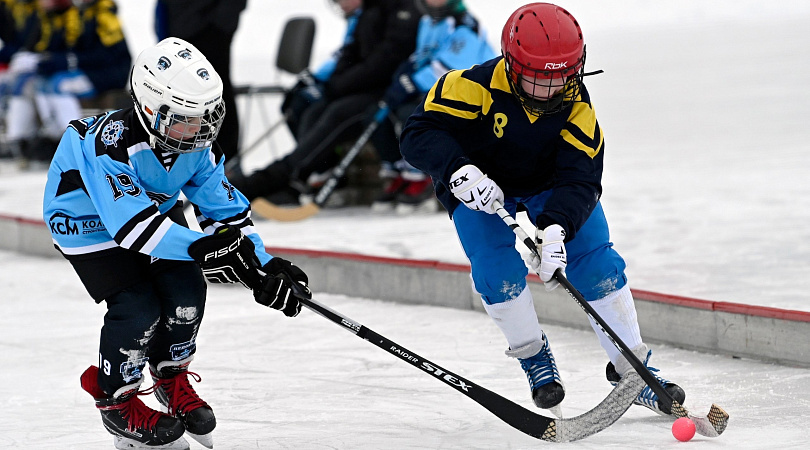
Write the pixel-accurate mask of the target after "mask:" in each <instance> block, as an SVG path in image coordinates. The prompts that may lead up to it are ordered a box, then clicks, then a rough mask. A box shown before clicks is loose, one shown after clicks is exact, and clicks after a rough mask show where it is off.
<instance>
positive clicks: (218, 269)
mask: <svg viewBox="0 0 810 450" xmlns="http://www.w3.org/2000/svg"><path fill="white" fill-rule="evenodd" d="M254 249H255V246H254V245H253V241H251V240H250V239H249V238H248V237H246V236H245V235H243V234H242V232H241V231H240V230H239V229H238V228H234V227H222V228H220V229H218V230H217V231H215V232H214V234H212V235H211V236H205V237H204V238H200V239H198V240H197V241H195V242H194V243H192V244H191V245H189V246H188V254H189V256H191V257H192V258H194V261H197V263H198V264H199V265H200V267H201V268H202V271H203V274H204V275H205V278H206V279H208V282H209V283H242V284H243V285H244V286H245V287H246V288H248V289H256V288H257V287H258V286H260V285H261V275H260V274H259V271H258V269H257V268H258V267H259V261H258V258H256V254H255V253H254Z"/></svg>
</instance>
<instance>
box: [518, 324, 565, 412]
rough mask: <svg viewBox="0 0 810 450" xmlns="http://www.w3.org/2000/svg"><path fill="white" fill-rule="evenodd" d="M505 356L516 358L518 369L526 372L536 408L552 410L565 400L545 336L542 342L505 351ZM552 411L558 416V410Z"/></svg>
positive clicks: (555, 364) (563, 390)
mask: <svg viewBox="0 0 810 450" xmlns="http://www.w3.org/2000/svg"><path fill="white" fill-rule="evenodd" d="M506 356H511V357H513V358H517V359H518V361H520V367H522V368H523V371H524V372H526V378H528V380H529V387H530V388H531V390H532V400H533V401H534V404H535V405H536V406H537V407H538V408H543V409H552V408H554V407H556V406H557V405H559V404H560V402H562V401H563V398H565V387H564V386H563V384H562V380H561V379H560V373H559V372H558V371H557V363H556V362H555V361H554V355H553V354H552V353H551V347H549V345H548V339H546V334H545V333H543V340H542V341H539V342H532V343H529V344H527V345H524V346H523V347H520V348H516V349H514V350H511V349H510V350H507V351H506ZM555 411H556V412H555ZM555 411H552V412H554V413H555V415H557V416H559V415H560V412H559V409H557V410H555Z"/></svg>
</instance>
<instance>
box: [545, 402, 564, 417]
mask: <svg viewBox="0 0 810 450" xmlns="http://www.w3.org/2000/svg"><path fill="white" fill-rule="evenodd" d="M548 410H549V412H551V414H554V417H556V418H558V419H562V418H563V412H562V406H561V405H559V404H558V405H555V406H552V407H551V408H549V409H548Z"/></svg>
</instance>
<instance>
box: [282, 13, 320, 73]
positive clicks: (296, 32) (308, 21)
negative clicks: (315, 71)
mask: <svg viewBox="0 0 810 450" xmlns="http://www.w3.org/2000/svg"><path fill="white" fill-rule="evenodd" d="M314 40H315V20H313V19H312V18H311V17H294V18H292V19H290V20H288V21H287V24H286V25H284V32H283V33H282V34H281V42H279V44H278V57H277V58H276V67H278V68H279V69H281V70H284V71H286V72H289V73H294V74H295V73H299V72H301V71H302V70H304V69H306V68H307V67H309V60H310V57H311V56H312V42H313V41H314Z"/></svg>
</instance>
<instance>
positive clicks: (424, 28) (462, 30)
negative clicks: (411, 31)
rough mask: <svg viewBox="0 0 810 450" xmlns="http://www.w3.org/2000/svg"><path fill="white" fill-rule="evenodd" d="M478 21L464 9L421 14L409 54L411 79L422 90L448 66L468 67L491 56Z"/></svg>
mask: <svg viewBox="0 0 810 450" xmlns="http://www.w3.org/2000/svg"><path fill="white" fill-rule="evenodd" d="M495 56H496V55H495V52H494V51H493V50H492V47H491V46H490V45H489V43H488V42H487V39H486V36H485V35H484V33H483V31H481V30H480V29H479V26H478V22H477V21H476V20H475V18H474V17H473V16H471V15H470V14H468V13H466V12H465V13H461V14H459V15H456V16H448V17H445V18H444V19H441V20H434V19H433V18H431V17H430V16H429V15H424V16H422V18H421V20H420V22H419V32H418V34H417V35H416V51H415V52H414V53H413V55H411V58H410V59H411V61H412V63H413V66H414V73H413V75H412V78H413V81H414V83H415V84H416V87H417V88H419V91H420V92H422V93H425V92H427V91H429V90H430V88H432V87H433V85H434V84H435V83H436V81H437V80H438V79H439V77H441V76H442V75H444V74H445V73H447V71H449V70H451V69H469V68H470V67H471V66H473V65H475V64H481V63H482V62H484V61H487V60H490V59H492V58H494V57H495Z"/></svg>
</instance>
